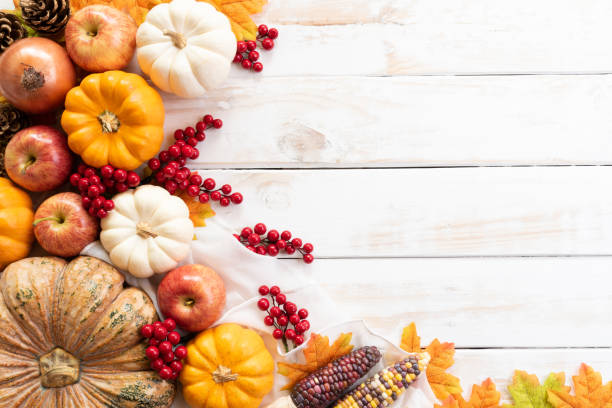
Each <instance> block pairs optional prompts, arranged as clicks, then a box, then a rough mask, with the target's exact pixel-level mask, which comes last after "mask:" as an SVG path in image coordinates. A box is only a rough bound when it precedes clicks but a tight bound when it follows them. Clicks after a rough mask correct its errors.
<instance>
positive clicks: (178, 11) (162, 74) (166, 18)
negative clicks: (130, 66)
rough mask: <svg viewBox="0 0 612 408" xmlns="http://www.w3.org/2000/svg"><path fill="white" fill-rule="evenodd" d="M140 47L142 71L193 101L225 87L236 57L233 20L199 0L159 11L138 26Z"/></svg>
mask: <svg viewBox="0 0 612 408" xmlns="http://www.w3.org/2000/svg"><path fill="white" fill-rule="evenodd" d="M136 46H137V47H138V48H137V54H136V55H137V58H138V64H139V65H140V69H142V71H143V72H144V73H145V74H147V75H149V76H150V77H151V80H152V81H153V83H154V84H155V85H157V86H158V87H159V88H160V89H162V90H164V91H166V92H172V93H174V94H177V95H179V96H182V97H190V98H193V97H198V96H202V95H204V94H205V93H206V92H207V91H208V90H210V89H213V88H216V87H218V86H219V85H221V84H222V83H223V81H225V79H226V78H227V76H228V74H229V70H230V66H231V63H232V60H233V59H234V56H235V55H236V37H235V36H234V33H233V32H232V28H231V26H230V22H229V20H228V19H227V17H225V15H224V14H222V13H220V12H218V11H217V10H216V9H215V8H214V7H213V6H211V5H210V4H208V3H203V2H199V1H195V0H174V1H172V2H171V3H163V4H159V5H157V6H155V7H153V8H152V9H151V11H149V13H148V14H147V17H146V19H145V21H144V23H142V24H141V25H140V27H138V32H137V34H136Z"/></svg>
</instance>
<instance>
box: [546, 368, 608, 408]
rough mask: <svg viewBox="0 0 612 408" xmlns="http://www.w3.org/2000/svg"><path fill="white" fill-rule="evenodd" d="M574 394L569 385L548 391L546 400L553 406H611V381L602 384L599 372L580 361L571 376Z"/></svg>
mask: <svg viewBox="0 0 612 408" xmlns="http://www.w3.org/2000/svg"><path fill="white" fill-rule="evenodd" d="M572 381H573V383H574V395H570V393H569V387H567V388H563V389H560V390H549V391H548V402H550V404H551V405H552V406H553V407H555V408H612V381H611V382H608V383H607V384H606V385H603V383H602V381H601V374H600V373H598V372H597V371H595V370H593V368H591V367H590V366H588V365H586V364H584V363H582V365H581V366H580V371H579V372H578V375H575V376H573V377H572Z"/></svg>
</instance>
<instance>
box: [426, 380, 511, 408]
mask: <svg viewBox="0 0 612 408" xmlns="http://www.w3.org/2000/svg"><path fill="white" fill-rule="evenodd" d="M500 397H501V394H500V393H499V391H497V388H496V387H495V383H494V382H493V381H492V380H491V379H490V378H487V379H486V380H484V381H483V382H482V384H481V385H476V384H474V386H473V387H472V394H471V395H470V399H469V400H468V401H466V400H464V399H463V397H462V396H461V394H458V395H454V396H452V395H451V396H449V397H448V398H446V399H445V400H444V401H443V402H442V405H438V404H436V405H435V406H434V408H501V406H500V405H499V399H500Z"/></svg>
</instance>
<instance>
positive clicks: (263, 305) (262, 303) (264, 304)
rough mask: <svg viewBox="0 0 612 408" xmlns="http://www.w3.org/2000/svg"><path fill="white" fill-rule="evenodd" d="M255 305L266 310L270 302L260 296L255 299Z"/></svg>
mask: <svg viewBox="0 0 612 408" xmlns="http://www.w3.org/2000/svg"><path fill="white" fill-rule="evenodd" d="M257 307H258V308H259V309H261V310H268V308H269V307H270V302H269V301H268V299H266V298H261V299H259V300H258V301H257Z"/></svg>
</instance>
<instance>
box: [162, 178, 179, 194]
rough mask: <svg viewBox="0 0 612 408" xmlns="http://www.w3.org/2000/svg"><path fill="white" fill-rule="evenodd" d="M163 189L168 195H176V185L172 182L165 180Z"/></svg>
mask: <svg viewBox="0 0 612 408" xmlns="http://www.w3.org/2000/svg"><path fill="white" fill-rule="evenodd" d="M164 188H165V189H166V190H168V192H169V193H170V194H174V193H176V189H177V188H178V184H176V181H174V180H166V182H165V183H164Z"/></svg>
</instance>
